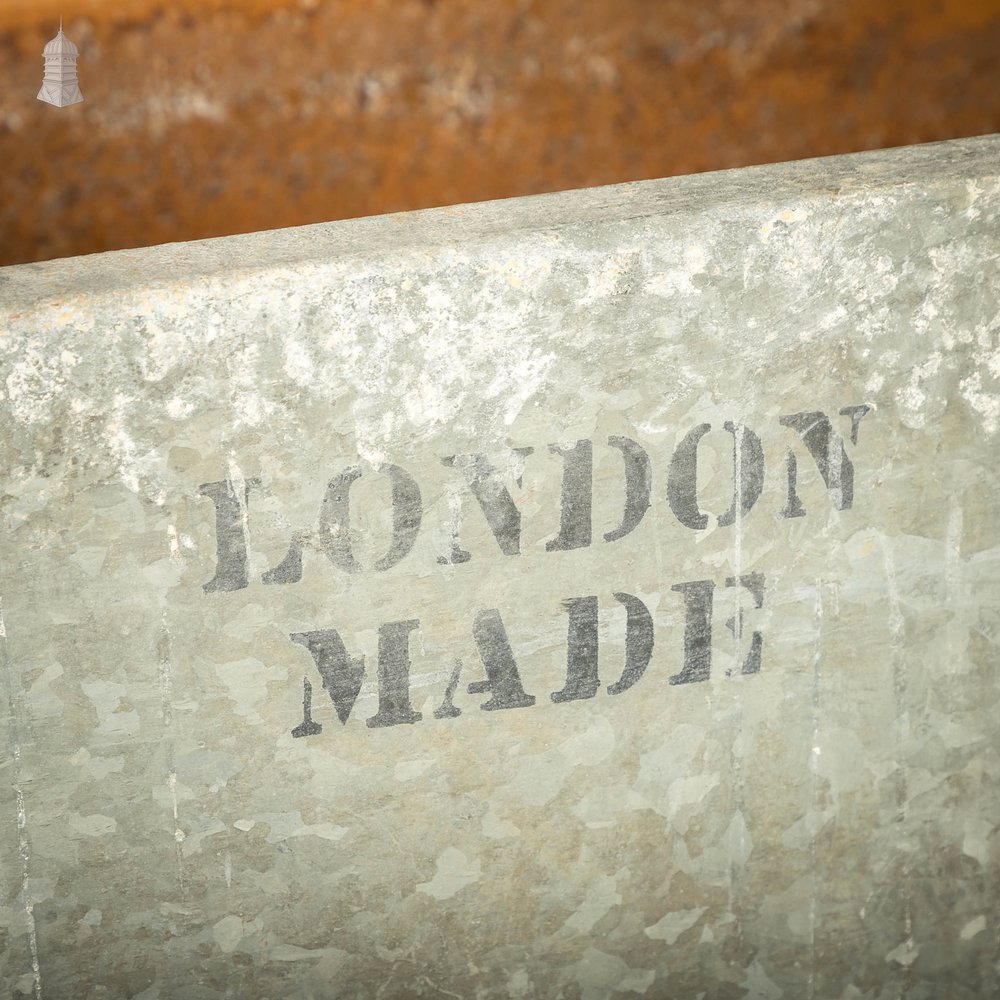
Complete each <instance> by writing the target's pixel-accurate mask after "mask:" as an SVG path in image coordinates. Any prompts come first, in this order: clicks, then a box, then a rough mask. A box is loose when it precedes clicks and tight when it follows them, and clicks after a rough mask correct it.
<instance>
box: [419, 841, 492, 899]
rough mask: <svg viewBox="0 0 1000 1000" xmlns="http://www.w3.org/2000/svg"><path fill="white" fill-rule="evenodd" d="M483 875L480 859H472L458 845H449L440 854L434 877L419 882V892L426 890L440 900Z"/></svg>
mask: <svg viewBox="0 0 1000 1000" xmlns="http://www.w3.org/2000/svg"><path fill="white" fill-rule="evenodd" d="M481 876H482V866H481V865H480V863H479V860H478V859H471V860H470V859H469V858H468V857H466V855H465V854H463V853H462V851H460V850H459V849H458V848H457V847H449V848H446V849H445V850H444V851H443V852H442V853H441V854H440V855H438V859H437V871H436V872H435V873H434V877H433V878H432V879H431V880H430V881H429V882H421V883H419V884H418V885H417V892H424V893H426V894H427V895H428V896H433V897H434V898H435V899H436V900H438V901H439V902H440V901H441V900H444V899H451V897H452V896H454V895H455V894H456V893H459V892H461V891H462V889H464V888H466V886H470V885H472V884H473V883H474V882H478V881H479V879H480V877H481Z"/></svg>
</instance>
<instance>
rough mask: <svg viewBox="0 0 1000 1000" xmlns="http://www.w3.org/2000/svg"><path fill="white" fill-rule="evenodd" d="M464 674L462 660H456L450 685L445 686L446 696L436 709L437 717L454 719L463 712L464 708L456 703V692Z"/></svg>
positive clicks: (449, 681)
mask: <svg viewBox="0 0 1000 1000" xmlns="http://www.w3.org/2000/svg"><path fill="white" fill-rule="evenodd" d="M461 676H462V661H461V660H455V666H454V667H453V668H452V671H451V677H450V678H449V679H448V687H447V688H445V692H444V698H443V699H442V701H441V704H440V706H439V707H438V708H435V709H434V718H435V719H454V718H455V717H456V716H458V715H461V714H462V710H461V709H460V708H457V707H456V705H455V701H454V698H455V692H456V691H457V690H458V682H459V680H460V678H461Z"/></svg>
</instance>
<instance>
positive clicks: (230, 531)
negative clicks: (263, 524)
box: [198, 479, 260, 594]
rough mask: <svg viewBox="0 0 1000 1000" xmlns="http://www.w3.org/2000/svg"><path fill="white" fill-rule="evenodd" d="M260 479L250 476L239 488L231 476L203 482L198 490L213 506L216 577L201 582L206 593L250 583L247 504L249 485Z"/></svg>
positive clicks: (239, 588) (244, 585)
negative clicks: (203, 582)
mask: <svg viewBox="0 0 1000 1000" xmlns="http://www.w3.org/2000/svg"><path fill="white" fill-rule="evenodd" d="M259 484H260V480H259V479H249V480H247V481H246V482H245V484H244V485H243V487H242V489H238V488H237V484H236V483H234V482H233V481H232V480H231V479H223V480H221V481H220V482H216V483H202V484H201V486H199V487H198V492H199V493H200V494H201V495H202V496H205V497H208V498H209V499H210V500H211V501H212V503H213V504H214V505H215V548H216V564H215V576H213V577H212V579H211V580H209V581H208V583H205V584H202V590H204V591H205V593H207V594H211V593H215V592H218V591H226V590H242V589H243V588H244V587H246V586H247V585H248V584H249V582H250V579H249V573H250V553H249V552H248V551H247V526H248V524H249V521H248V517H249V515H248V506H247V505H248V503H249V500H250V488H251V487H253V486H258V485H259Z"/></svg>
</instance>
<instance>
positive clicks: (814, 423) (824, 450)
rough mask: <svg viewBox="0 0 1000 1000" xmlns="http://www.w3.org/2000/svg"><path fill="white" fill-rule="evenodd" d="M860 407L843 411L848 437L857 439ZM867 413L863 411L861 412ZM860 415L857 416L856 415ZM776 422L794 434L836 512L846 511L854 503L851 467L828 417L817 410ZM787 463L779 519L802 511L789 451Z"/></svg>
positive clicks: (794, 515)
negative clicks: (848, 421)
mask: <svg viewBox="0 0 1000 1000" xmlns="http://www.w3.org/2000/svg"><path fill="white" fill-rule="evenodd" d="M860 409H861V408H860V407H844V410H843V411H841V412H845V411H846V414H847V415H849V416H850V417H851V420H852V424H851V436H852V439H856V438H857V428H858V423H859V422H860V420H861V417H863V416H864V413H860ZM865 412H867V410H866V411H865ZM859 413H860V416H859V415H858V414H859ZM778 419H779V421H780V422H781V424H782V426H784V427H791V428H792V430H794V431H797V432H798V435H799V437H800V438H802V441H803V442H804V443H805V446H806V448H808V449H809V454H810V455H812V457H813V460H814V461H815V462H816V467H817V468H818V469H819V474H820V475H821V476H822V477H823V482H824V483H825V484H826V491H827V493H828V494H829V496H830V500H831V502H832V503H833V506H834V508H835V509H836V510H847V509H849V508H850V507H851V505H852V504H853V502H854V465H853V464H852V462H851V460H850V459H849V458H848V457H847V451H846V449H845V448H844V441H843V438H841V437H840V435H839V434H837V433H836V431H834V429H833V426H832V425H831V423H830V419H829V417H827V415H826V414H825V413H821V412H820V411H819V410H814V411H811V412H808V413H792V414H789V415H787V416H783V417H779V418H778ZM788 454H789V461H788V464H787V468H786V471H787V474H788V501H787V503H786V505H785V509H784V510H783V511H782V512H781V513H782V516H783V517H802V516H803V515H804V514H805V508H804V507H803V506H802V501H801V500H800V499H799V497H798V493H797V489H796V488H797V476H798V471H797V465H796V463H795V460H794V457H793V455H792V452H791V450H789V453H788Z"/></svg>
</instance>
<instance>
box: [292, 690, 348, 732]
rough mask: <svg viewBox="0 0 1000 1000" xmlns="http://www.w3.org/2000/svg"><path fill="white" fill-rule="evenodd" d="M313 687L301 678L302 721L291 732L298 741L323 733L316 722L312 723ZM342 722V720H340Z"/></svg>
mask: <svg viewBox="0 0 1000 1000" xmlns="http://www.w3.org/2000/svg"><path fill="white" fill-rule="evenodd" d="M312 698H313V686H312V684H310V683H309V680H308V678H305V677H303V678H302V721H301V722H300V723H299V724H298V725H297V726H296V727H295V728H294V729H293V730H292V736H293V738H295V739H299V738H301V737H303V736H316V735H317V734H318V733H321V732H323V727H322V726H321V725H320V724H319V723H318V722H313V717H312ZM341 721H343V720H341Z"/></svg>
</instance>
